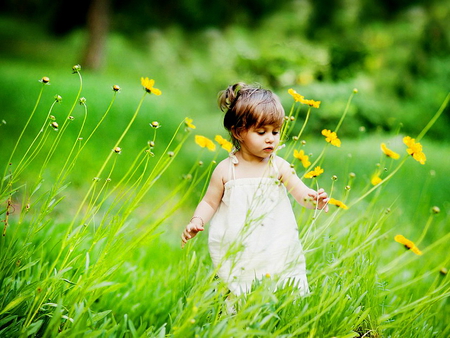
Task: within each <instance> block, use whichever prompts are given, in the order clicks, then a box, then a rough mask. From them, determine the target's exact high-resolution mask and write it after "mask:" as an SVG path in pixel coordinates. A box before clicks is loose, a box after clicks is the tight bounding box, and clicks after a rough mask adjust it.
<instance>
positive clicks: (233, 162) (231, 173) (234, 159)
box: [228, 149, 239, 180]
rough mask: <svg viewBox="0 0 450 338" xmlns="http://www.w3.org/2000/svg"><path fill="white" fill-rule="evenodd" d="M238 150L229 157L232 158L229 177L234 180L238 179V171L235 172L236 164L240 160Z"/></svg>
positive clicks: (234, 150)
mask: <svg viewBox="0 0 450 338" xmlns="http://www.w3.org/2000/svg"><path fill="white" fill-rule="evenodd" d="M235 153H236V149H233V151H232V152H231V153H229V155H228V156H229V157H230V170H229V177H232V179H233V180H235V179H236V171H235V168H234V167H235V166H236V164H238V163H239V160H238V159H237V157H236V154H235Z"/></svg>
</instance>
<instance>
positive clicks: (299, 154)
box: [294, 150, 311, 168]
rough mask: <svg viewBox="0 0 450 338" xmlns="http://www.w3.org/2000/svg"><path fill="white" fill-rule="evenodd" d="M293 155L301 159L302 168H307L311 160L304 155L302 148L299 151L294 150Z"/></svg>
mask: <svg viewBox="0 0 450 338" xmlns="http://www.w3.org/2000/svg"><path fill="white" fill-rule="evenodd" d="M294 157H295V158H296V159H299V160H300V161H302V164H303V167H304V168H308V167H309V166H310V165H311V162H309V157H308V155H305V152H304V151H303V150H300V151H298V150H294Z"/></svg>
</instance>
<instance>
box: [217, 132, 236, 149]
mask: <svg viewBox="0 0 450 338" xmlns="http://www.w3.org/2000/svg"><path fill="white" fill-rule="evenodd" d="M214 140H215V141H216V142H217V143H219V145H220V146H221V147H222V148H223V149H225V150H226V151H228V152H231V150H232V149H233V144H232V143H231V142H229V141H227V140H225V139H224V138H223V137H222V136H220V135H216V137H215V138H214Z"/></svg>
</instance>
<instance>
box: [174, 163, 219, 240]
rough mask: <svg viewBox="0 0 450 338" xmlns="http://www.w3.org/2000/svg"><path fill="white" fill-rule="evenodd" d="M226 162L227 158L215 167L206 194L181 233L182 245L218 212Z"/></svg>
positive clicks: (202, 228) (201, 229)
mask: <svg viewBox="0 0 450 338" xmlns="http://www.w3.org/2000/svg"><path fill="white" fill-rule="evenodd" d="M225 162H226V160H225V161H222V162H221V163H219V165H218V166H217V167H216V168H215V169H214V171H213V173H212V175H211V180H210V182H209V186H208V189H207V190H206V193H205V196H204V197H203V199H202V200H201V201H200V203H199V204H198V206H197V208H196V209H195V212H194V215H193V216H192V218H191V220H190V222H189V224H188V225H187V226H186V228H185V229H184V231H183V233H182V235H181V241H182V243H181V247H184V245H185V244H186V242H187V241H188V240H190V239H191V238H193V237H195V236H196V235H197V233H198V232H199V231H203V230H204V226H205V224H206V223H208V222H209V221H210V220H211V218H212V217H213V216H214V214H215V213H216V210H217V208H218V207H219V205H220V201H221V200H222V196H223V191H224V175H223V174H224V172H225V171H224V168H225V167H226V164H225Z"/></svg>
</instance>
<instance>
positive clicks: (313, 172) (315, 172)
mask: <svg viewBox="0 0 450 338" xmlns="http://www.w3.org/2000/svg"><path fill="white" fill-rule="evenodd" d="M322 173H323V169H322V168H321V167H319V166H317V167H315V168H314V170H311V171H310V172H308V173H306V174H305V178H313V177H317V176H319V175H320V174H322Z"/></svg>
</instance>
